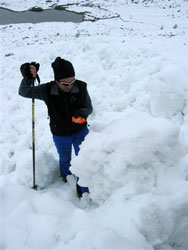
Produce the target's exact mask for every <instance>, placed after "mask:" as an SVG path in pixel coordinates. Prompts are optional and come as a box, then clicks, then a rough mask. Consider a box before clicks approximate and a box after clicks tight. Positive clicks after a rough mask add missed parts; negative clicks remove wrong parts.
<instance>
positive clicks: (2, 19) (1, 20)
mask: <svg viewBox="0 0 188 250" xmlns="http://www.w3.org/2000/svg"><path fill="white" fill-rule="evenodd" d="M83 20H84V16H83V14H78V13H74V12H71V11H66V10H56V9H48V10H42V11H30V10H27V11H11V10H9V9H5V8H0V24H1V25H4V24H13V23H41V22H75V23H79V22H82V21H83Z"/></svg>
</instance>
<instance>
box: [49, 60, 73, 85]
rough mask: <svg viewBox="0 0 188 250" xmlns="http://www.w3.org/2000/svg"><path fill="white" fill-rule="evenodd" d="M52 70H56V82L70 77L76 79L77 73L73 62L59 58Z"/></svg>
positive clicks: (53, 64)
mask: <svg viewBox="0 0 188 250" xmlns="http://www.w3.org/2000/svg"><path fill="white" fill-rule="evenodd" d="M52 68H53V70H54V78H55V80H59V79H64V78H68V77H74V76H75V71H74V68H73V65H72V63H71V62H69V61H66V60H64V59H62V58H61V57H57V58H56V59H55V61H54V62H53V63H52Z"/></svg>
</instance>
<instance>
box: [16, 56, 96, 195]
mask: <svg viewBox="0 0 188 250" xmlns="http://www.w3.org/2000/svg"><path fill="white" fill-rule="evenodd" d="M52 68H53V71H54V78H55V80H54V81H51V82H48V83H46V84H41V85H38V86H35V87H34V97H35V98H36V99H40V100H43V101H44V102H45V103H46V105H47V108H48V115H49V117H50V129H51V132H52V134H53V140H54V143H55V146H56V148H57V152H58V154H59V164H60V174H61V177H62V180H63V181H64V182H67V175H69V174H71V172H70V170H69V168H70V166H71V164H70V162H71V152H72V146H73V147H74V151H75V154H76V155H78V152H79V146H80V144H81V143H82V141H83V140H84V138H85V136H86V135H87V134H88V132H89V130H88V128H87V117H88V115H90V114H91V113H92V110H93V108H92V104H91V99H90V97H89V94H88V91H87V84H86V83H85V82H83V81H80V80H77V79H75V71H74V67H73V65H72V64H71V62H69V61H66V60H64V59H62V58H60V57H57V58H56V59H55V61H54V62H53V63H52ZM20 70H21V73H22V75H23V80H22V82H21V85H20V88H19V95H21V96H23V97H27V98H31V97H32V89H31V88H32V81H33V80H34V79H36V78H38V75H37V72H38V70H39V64H37V63H35V62H33V63H25V64H23V65H21V68H20ZM84 192H89V190H88V188H87V187H80V186H79V185H78V184H77V193H78V196H79V197H81V196H82V194H83V193H84Z"/></svg>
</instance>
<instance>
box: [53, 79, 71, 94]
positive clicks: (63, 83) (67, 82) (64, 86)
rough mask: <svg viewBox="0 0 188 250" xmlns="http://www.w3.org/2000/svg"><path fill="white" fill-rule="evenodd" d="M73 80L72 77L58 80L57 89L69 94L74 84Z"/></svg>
mask: <svg viewBox="0 0 188 250" xmlns="http://www.w3.org/2000/svg"><path fill="white" fill-rule="evenodd" d="M74 80H75V78H74V77H68V78H63V79H59V80H58V81H56V82H57V85H58V87H59V88H60V89H61V90H62V91H64V92H69V91H70V90H71V88H72V85H73V83H74Z"/></svg>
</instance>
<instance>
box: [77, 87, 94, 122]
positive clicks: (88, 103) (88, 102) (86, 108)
mask: <svg viewBox="0 0 188 250" xmlns="http://www.w3.org/2000/svg"><path fill="white" fill-rule="evenodd" d="M80 111H81V112H82V113H83V114H84V116H86V117H87V116H89V115H90V114H91V113H92V112H93V107H92V103H91V98H90V96H89V93H88V91H87V89H86V99H85V105H84V107H83V108H80Z"/></svg>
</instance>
